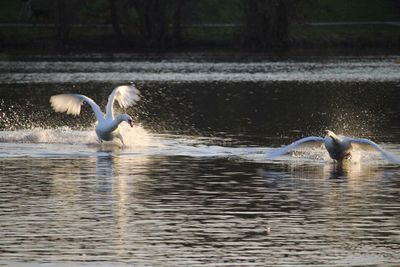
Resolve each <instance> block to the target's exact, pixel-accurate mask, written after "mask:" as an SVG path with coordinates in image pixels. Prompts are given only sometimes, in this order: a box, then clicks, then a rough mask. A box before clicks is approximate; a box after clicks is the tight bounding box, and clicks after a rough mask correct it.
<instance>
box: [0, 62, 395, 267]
mask: <svg viewBox="0 0 400 267" xmlns="http://www.w3.org/2000/svg"><path fill="white" fill-rule="evenodd" d="M370 60H371V59H368V60H367V61H364V60H360V61H357V62H350V63H349V64H347V63H346V64H342V65H338V64H336V65H334V64H333V63H332V62H331V63H332V66H330V68H328V69H330V70H332V69H333V68H334V67H335V66H336V67H338V66H339V68H340V70H341V71H344V72H346V73H348V72H347V71H350V69H353V68H355V72H356V75H366V74H365V73H364V72H365V68H364V67H366V65H368V66H370V67H371V68H374V70H382V68H383V69H385V68H391V67H393V66H394V65H393V64H394V63H392V62H391V61H388V60H386V61H385V60H383V62H381V63H371V62H370ZM7 64H8V63H7V62H6V63H4V62H3V63H2V65H0V72H2V77H0V80H2V81H3V82H4V81H5V80H7V79H11V80H7V82H11V83H10V84H2V85H0V94H1V96H2V100H1V102H0V109H1V111H0V118H1V120H0V128H1V129H2V131H1V132H0V229H1V234H0V265H1V264H6V265H16V266H25V265H24V263H23V262H26V266H36V264H40V263H52V264H54V265H57V266H58V265H61V266H63V265H65V266H69V265H74V264H75V265H76V266H81V265H87V266H94V265H96V266H97V265H98V264H100V266H102V265H103V266H114V265H121V266H123V265H124V264H133V265H135V266H217V265H225V266H235V265H236V266H267V265H296V264H298V265H312V264H315V265H327V266H345V265H367V264H370V265H371V264H384V265H385V264H397V263H398V262H399V261H400V256H399V254H398V251H399V249H400V239H399V227H400V225H399V216H400V202H399V199H400V198H399V188H400V181H399V177H400V176H399V174H400V170H399V167H398V166H396V165H392V164H389V163H387V162H385V161H383V160H382V159H376V158H374V157H372V156H371V157H370V156H368V157H365V158H364V160H363V161H362V162H360V163H357V164H350V165H344V166H342V167H341V168H338V167H336V166H335V165H333V164H332V162H331V161H330V160H327V159H326V157H325V156H326V155H325V156H323V155H322V156H320V155H319V156H318V157H313V156H312V155H310V154H309V155H301V156H287V157H283V158H281V159H279V160H275V161H271V160H268V159H267V158H266V157H265V155H266V154H268V153H269V152H270V151H271V150H272V149H273V148H274V147H277V146H281V145H285V144H288V143H289V142H291V141H293V140H294V139H296V138H298V137H303V136H305V135H310V134H312V135H318V134H319V133H320V132H319V131H322V130H325V128H327V127H329V128H330V129H332V130H339V129H340V131H341V133H343V134H349V133H353V135H356V136H360V135H361V136H362V137H368V138H371V139H373V140H374V141H376V142H378V143H379V144H381V145H382V147H383V148H384V149H386V150H388V151H389V152H392V153H394V154H396V155H399V151H400V145H399V141H398V136H399V133H400V131H399V129H400V127H399V125H398V115H399V109H398V101H397V100H399V99H400V96H399V94H398V90H397V89H396V88H397V87H396V84H397V82H396V81H397V80H398V78H397V77H398V72H396V71H397V68H398V67H397V66H394V67H395V68H392V69H391V72H390V73H389V74H390V75H392V76H393V77H395V79H394V78H393V77H392V78H390V79H389V80H390V81H391V82H371V83H370V82H365V83H358V82H355V83H352V82H349V80H347V82H346V83H339V82H332V81H331V80H329V81H330V82H327V83H301V82H300V83H299V82H297V78H296V77H295V75H294V74H293V68H298V70H302V71H304V70H307V71H309V70H310V68H311V70H313V69H312V68H313V67H315V66H317V67H316V68H315V69H314V70H317V69H319V68H320V67H321V65H318V64H317V63H315V65H312V64H311V63H310V65H307V64H303V65H302V64H300V65H296V64H294V63H290V64H286V63H285V64H280V63H278V64H273V63H271V64H265V63H254V64H247V65H246V64H241V63H240V64H239V63H231V64H225V63H224V64H220V65H218V64H217V65H213V64H211V63H206V64H200V63H198V64H189V65H188V64H186V63H182V62H181V63H180V64H175V65H174V64H166V63H160V64H158V65H157V64H156V63H143V64H142V65H140V64H139V65H135V64H134V63H132V64H127V65H126V64H125V65H123V66H124V68H125V71H126V72H125V73H128V72H130V71H137V68H139V69H140V68H141V69H140V71H143V72H145V73H147V72H149V68H150V70H153V71H150V72H155V70H154V68H155V67H159V68H161V69H163V68H164V67H166V68H167V69H166V70H168V68H169V70H171V69H172V70H175V71H177V72H178V73H181V72H184V71H185V70H189V71H192V72H197V71H205V72H207V71H209V70H210V68H211V69H212V68H215V69H214V70H213V71H214V72H216V73H217V75H220V73H221V72H224V73H225V72H228V74H229V75H231V74H235V73H238V72H239V73H241V74H240V75H242V74H243V73H244V75H247V74H246V73H247V72H248V73H250V74H251V71H253V70H254V71H263V72H267V71H270V70H275V71H277V72H280V73H281V74H282V75H283V74H284V73H286V72H288V73H291V75H294V76H291V77H292V78H293V79H292V80H294V81H295V82H290V83H263V82H254V83H232V82H231V81H229V80H224V82H221V83H203V82H202V81H199V80H197V81H196V82H193V83H192V82H186V83H181V84H170V83H166V82H159V83H157V82H156V83H146V82H144V83H142V84H139V85H140V86H139V87H140V89H141V90H142V93H143V97H142V101H141V102H140V103H139V105H138V106H137V107H135V108H134V109H130V110H128V113H130V114H135V115H137V118H135V119H136V121H138V122H140V123H143V126H137V127H135V128H134V129H130V130H129V132H125V133H124V134H125V135H127V136H129V137H128V138H127V139H126V140H127V143H128V145H129V147H128V148H124V149H120V148H117V147H115V146H103V147H100V146H99V145H98V144H97V143H96V142H95V141H94V140H95V136H94V133H93V131H92V127H93V125H92V124H93V117H91V116H92V114H91V113H90V114H89V112H86V111H87V110H86V111H85V110H83V114H82V115H83V116H82V117H80V118H74V119H69V117H67V116H63V115H60V114H54V113H52V112H51V111H50V109H49V107H48V96H49V95H51V94H54V93H56V92H64V91H75V90H76V91H79V92H83V93H85V94H88V95H90V96H92V95H93V97H94V98H95V99H96V100H100V101H102V100H101V99H106V96H107V95H108V93H109V89H110V88H112V86H111V85H114V84H112V83H111V82H112V81H110V80H107V81H105V82H104V84H95V83H75V84H69V85H68V84H63V83H60V81H57V82H55V83H49V84H42V83H36V84H33V85H30V84H26V82H27V81H28V80H23V81H22V82H23V83H25V84H22V85H21V84H17V83H19V82H20V81H16V80H15V77H16V76H15V77H14V76H12V75H14V74H18V75H25V74H24V71H27V73H30V75H31V76H32V77H33V76H35V75H36V73H35V72H36V71H37V72H38V73H41V74H46V72H47V70H48V67H49V64H48V63H32V64H30V65H29V64H28V65H27V69H26V68H25V67H26V66H25V63H15V64H14V65H11V66H12V68H11V69H12V70H13V71H10V72H9V70H8V69H7V66H6V65H7ZM35 64H36V65H38V66H36V65H35ZM40 64H42V65H40ZM52 64H53V65H51V64H50V65H51V66H52V67H54V71H60V70H61V71H65V72H66V73H69V72H70V73H72V72H74V71H75V70H74V69H73V68H76V67H79V64H80V63H76V62H75V63H71V64H70V65H68V64H67V65H65V66H66V67H65V66H64V65H63V64H62V63H57V62H55V63H52ZM185 64H186V65H185ZM321 64H322V63H321ZM392 65H393V66H392ZM43 66H44V67H43ZM68 66H69V67H68ZM71 66H72V69H69V68H71ZM87 66H88V68H89V69H91V67H93V70H94V71H95V70H96V68H97V70H102V68H107V71H106V72H108V71H109V70H110V69H109V68H110V66H109V65H108V64H106V65H104V63H102V62H100V63H97V64H94V65H91V63H90V64H89V65H87ZM119 66H120V65H119V64H111V69H113V68H114V69H118V68H119ZM249 66H250V67H251V68H250V70H249V69H246V68H249ZM64 67H65V68H64ZM83 67H85V65H83ZM226 67H228V69H227V70H225V68H226ZM24 68H25V69H24ZM29 68H31V69H29ZM81 68H82V66H81ZM146 68H147V69H146ZM156 70H157V69H156ZM85 71H88V70H85ZM4 73H5V75H4ZM305 73H306V72H305ZM382 73H383V72H382ZM181 74H182V73H181ZM320 74H321V72H318V73H317V74H316V76H315V77H317V76H318V75H320ZM350 74H351V73H350ZM353 74H354V73H353ZM10 75H11V76H10ZM151 75H153V74H151ZM182 75H186V74H184V73H183V74H182ZM190 75H192V74H190ZM240 75H239V76H240ZM302 75H303V76H302V77H307V75H305V76H304V73H303V74H302ZM338 75H342V74H340V73H339V74H338ZM369 75H371V73H369ZM372 76H373V75H372ZM10 77H11V78H10ZM12 77H14V78H12ZM185 77H187V76H185ZM219 77H221V76H219ZM240 77H243V75H242V76H240ZM252 77H253V76H252ZM318 77H320V76H318ZM341 77H345V78H346V77H347V76H346V75H344V76H343V75H342V76H341ZM359 77H361V76H359ZM363 77H364V76H363ZM380 77H384V76H380ZM385 77H386V76H385ZM253 78H254V77H253ZM378 78H379V77H378ZM12 79H14V80H12ZM103 79H107V78H104V76H103ZM346 79H347V78H346ZM378 80H379V79H378ZM383 80H385V79H383ZM39 81H40V79H39V80H37V81H36V82H39ZM157 81H159V80H157ZM185 81H186V80H185ZM350 81H352V80H351V79H350ZM47 82H48V81H47ZM378 89H379V90H378ZM25 98H29V99H28V100H26V99H25ZM26 101H28V102H26ZM85 112H86V113H85ZM35 120H36V121H40V122H41V124H38V123H37V122H35ZM29 123H32V124H29ZM162 123H165V124H166V125H169V126H170V128H168V127H167V126H165V125H162ZM65 124H67V125H69V126H71V125H74V126H78V127H76V128H72V129H71V128H68V127H64V125H65ZM37 125H39V126H40V127H41V128H40V127H38V126H37ZM154 125H162V126H163V127H165V128H162V127H159V128H157V127H155V126H154ZM79 126H82V128H79ZM178 126H179V127H178ZM341 127H342V128H341ZM21 128H22V129H21ZM171 128H172V131H171ZM186 128H191V129H195V130H196V131H194V133H195V134H197V136H192V135H183V134H182V133H185V134H186V133H187V132H185V130H182V129H186ZM149 129H151V130H149ZM197 130H198V131H197ZM346 131H347V132H346ZM171 133H172V134H171ZM200 133H204V135H201V134H200ZM277 133H278V134H277ZM378 133H379V134H378ZM382 142H386V143H382ZM314 152H315V151H313V153H314ZM319 153H322V154H323V153H325V154H326V152H324V151H320V152H319ZM313 155H314V156H315V154H313Z"/></svg>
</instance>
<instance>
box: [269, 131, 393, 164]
mask: <svg viewBox="0 0 400 267" xmlns="http://www.w3.org/2000/svg"><path fill="white" fill-rule="evenodd" d="M302 146H303V147H304V146H314V147H325V149H326V151H327V152H328V154H329V156H330V158H331V159H333V160H334V162H338V163H343V162H344V161H349V160H351V159H352V155H353V152H354V150H355V149H356V148H358V149H362V150H373V151H377V152H379V153H380V154H381V155H382V156H383V158H385V159H386V160H388V161H389V162H392V163H396V164H400V159H399V158H397V157H396V156H394V155H392V154H390V153H388V152H386V151H385V150H383V149H382V148H381V147H380V146H379V145H378V144H376V143H375V142H373V141H371V140H369V139H366V138H353V137H348V136H342V135H337V134H335V133H334V132H333V131H331V130H325V136H324V137H320V136H308V137H305V138H302V139H300V140H297V141H295V142H293V143H291V144H290V145H287V146H284V147H281V148H278V149H276V150H274V151H273V152H272V153H270V155H269V158H270V159H275V158H277V157H279V156H283V155H285V154H287V153H288V152H289V151H291V150H295V149H296V148H299V147H302Z"/></svg>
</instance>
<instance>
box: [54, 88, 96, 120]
mask: <svg viewBox="0 0 400 267" xmlns="http://www.w3.org/2000/svg"><path fill="white" fill-rule="evenodd" d="M84 102H86V103H88V104H89V105H90V106H91V108H92V110H93V112H94V114H95V116H96V119H97V120H101V119H103V113H102V112H101V110H100V107H99V106H98V105H97V104H96V103H95V102H94V101H93V100H92V99H91V98H89V97H87V96H84V95H78V94H61V95H53V96H52V97H50V103H51V106H52V107H53V109H54V111H56V112H65V113H67V114H71V115H74V116H78V115H79V114H80V113H81V106H82V105H83V103H84Z"/></svg>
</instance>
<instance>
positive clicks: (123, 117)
mask: <svg viewBox="0 0 400 267" xmlns="http://www.w3.org/2000/svg"><path fill="white" fill-rule="evenodd" d="M119 117H120V119H121V121H126V122H127V123H128V124H129V125H130V126H131V127H133V120H132V117H131V116H129V115H128V114H121V115H120V116H119Z"/></svg>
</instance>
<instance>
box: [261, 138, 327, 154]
mask: <svg viewBox="0 0 400 267" xmlns="http://www.w3.org/2000/svg"><path fill="white" fill-rule="evenodd" d="M323 143H324V138H322V137H318V136H309V137H305V138H302V139H300V140H297V141H295V142H293V143H291V144H290V145H287V146H284V147H281V148H278V149H277V150H275V151H273V152H272V153H271V154H269V156H268V158H269V159H274V158H277V157H280V156H283V155H285V154H287V153H288V152H289V151H291V150H293V149H296V148H299V147H301V146H306V145H317V146H322V144H323Z"/></svg>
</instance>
